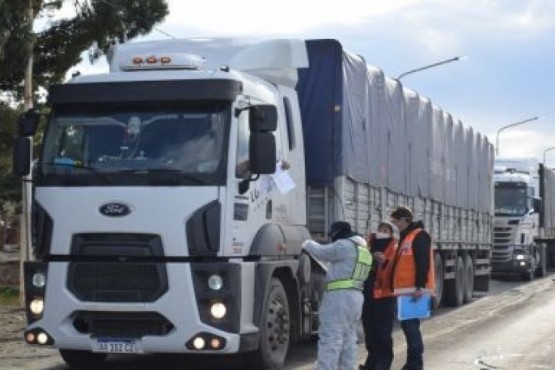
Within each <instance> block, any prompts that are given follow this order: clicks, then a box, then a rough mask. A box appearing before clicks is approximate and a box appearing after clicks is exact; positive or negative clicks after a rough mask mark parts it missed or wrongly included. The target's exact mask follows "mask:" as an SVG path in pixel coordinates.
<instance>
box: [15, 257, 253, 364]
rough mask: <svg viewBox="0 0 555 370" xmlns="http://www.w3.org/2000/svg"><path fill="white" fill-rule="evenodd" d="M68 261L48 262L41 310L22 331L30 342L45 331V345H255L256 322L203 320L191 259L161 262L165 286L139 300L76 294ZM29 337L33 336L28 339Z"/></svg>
mask: <svg viewBox="0 0 555 370" xmlns="http://www.w3.org/2000/svg"><path fill="white" fill-rule="evenodd" d="M68 265H69V263H68V262H50V263H48V268H47V270H48V275H47V284H46V291H45V295H44V311H43V313H42V315H38V316H36V317H35V318H34V321H32V322H31V323H30V324H29V326H28V327H27V330H26V331H25V338H26V340H27V342H28V343H30V344H38V342H40V340H37V339H36V338H39V335H40V334H41V333H44V334H46V335H47V336H48V340H47V341H46V342H45V343H44V345H50V346H52V345H53V346H54V347H57V348H60V349H71V350H86V351H93V352H107V353H238V352H245V351H250V350H254V349H256V348H258V328H257V327H255V326H254V325H253V324H252V322H247V323H244V322H242V323H241V325H238V326H239V329H238V330H237V331H236V332H235V333H233V332H229V331H225V330H221V329H218V328H216V327H215V326H212V325H208V324H207V323H206V320H204V321H203V317H205V316H206V315H207V313H206V312H204V313H201V312H199V310H200V309H199V305H198V304H197V299H196V294H195V287H194V286H193V282H192V280H193V279H191V276H192V275H191V265H190V264H187V263H167V264H165V266H166V269H167V278H168V287H169V289H168V290H167V291H166V292H165V293H164V294H163V295H162V296H161V297H160V298H158V299H157V300H155V301H154V302H141V303H111V302H85V301H82V300H79V299H78V298H77V297H76V296H75V294H73V293H72V292H71V291H70V289H68V287H67V280H68V279H67V276H68V270H69V268H68ZM241 270H242V269H239V274H240V273H241ZM240 278H241V279H243V278H244V277H240ZM26 281H30V279H29V278H26ZM234 283H236V282H234ZM239 284H240V282H239ZM230 311H231V308H230ZM228 312H229V311H228ZM235 319H239V318H238V317H235ZM99 333H100V334H99ZM33 337H34V338H35V342H30V341H29V339H31V338H33ZM42 337H43V338H44V335H43V336H42ZM198 338H200V339H198ZM118 343H120V344H118Z"/></svg>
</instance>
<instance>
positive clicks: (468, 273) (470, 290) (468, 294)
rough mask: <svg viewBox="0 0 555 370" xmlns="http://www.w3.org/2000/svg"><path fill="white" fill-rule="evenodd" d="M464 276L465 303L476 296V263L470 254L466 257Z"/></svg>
mask: <svg viewBox="0 0 555 370" xmlns="http://www.w3.org/2000/svg"><path fill="white" fill-rule="evenodd" d="M464 277H465V280H464V303H468V302H470V301H472V297H473V296H474V264H473V262H472V257H470V256H469V255H466V256H465V258H464Z"/></svg>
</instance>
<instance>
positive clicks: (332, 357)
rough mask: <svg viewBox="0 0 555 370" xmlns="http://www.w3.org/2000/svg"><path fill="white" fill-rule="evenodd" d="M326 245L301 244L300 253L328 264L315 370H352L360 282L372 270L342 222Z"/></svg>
mask: <svg viewBox="0 0 555 370" xmlns="http://www.w3.org/2000/svg"><path fill="white" fill-rule="evenodd" d="M328 235H329V237H330V239H331V243H330V244H319V243H317V242H315V241H313V240H305V241H304V242H303V244H302V246H303V249H304V250H305V251H306V252H308V253H309V254H310V255H311V256H313V257H314V258H316V259H318V260H320V261H322V262H327V263H328V271H327V274H326V292H325V293H324V297H323V299H322V304H321V306H320V310H319V320H320V326H319V329H318V335H319V340H318V361H317V364H316V369H317V370H354V369H356V368H357V366H358V345H357V326H358V323H359V319H360V315H361V312H362V303H363V301H364V298H363V296H362V289H363V285H364V280H366V278H367V277H368V274H369V272H370V269H371V267H372V255H371V254H370V252H369V251H368V248H367V247H366V241H365V240H364V238H362V237H361V236H360V235H358V234H357V233H355V232H353V230H352V229H351V225H349V223H347V222H344V221H337V222H334V223H333V224H332V225H331V227H330V232H329V234H328Z"/></svg>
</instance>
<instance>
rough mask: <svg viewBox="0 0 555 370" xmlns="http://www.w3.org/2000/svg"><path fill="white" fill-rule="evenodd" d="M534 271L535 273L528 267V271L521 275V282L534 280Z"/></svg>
mask: <svg viewBox="0 0 555 370" xmlns="http://www.w3.org/2000/svg"><path fill="white" fill-rule="evenodd" d="M534 271H535V270H534V268H533V267H530V269H529V270H528V271H526V272H523V273H522V275H521V277H522V280H524V281H532V280H534Z"/></svg>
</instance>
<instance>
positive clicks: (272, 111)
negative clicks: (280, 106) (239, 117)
mask: <svg viewBox="0 0 555 370" xmlns="http://www.w3.org/2000/svg"><path fill="white" fill-rule="evenodd" d="M249 111H250V114H249V128H250V130H251V132H260V131H275V130H276V128H277V109H276V107H275V105H269V104H263V105H253V106H251V107H250V108H249Z"/></svg>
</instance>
